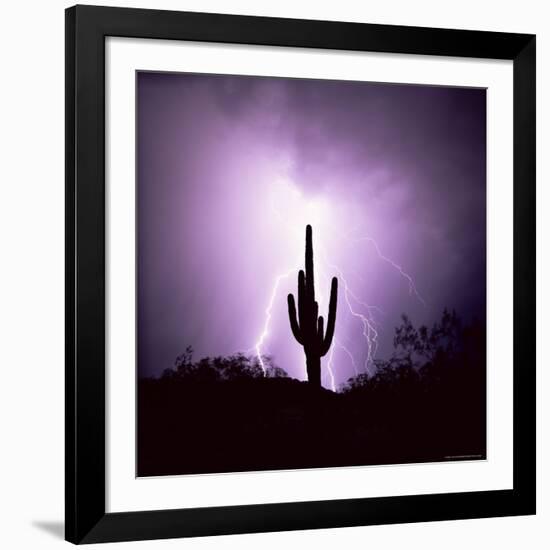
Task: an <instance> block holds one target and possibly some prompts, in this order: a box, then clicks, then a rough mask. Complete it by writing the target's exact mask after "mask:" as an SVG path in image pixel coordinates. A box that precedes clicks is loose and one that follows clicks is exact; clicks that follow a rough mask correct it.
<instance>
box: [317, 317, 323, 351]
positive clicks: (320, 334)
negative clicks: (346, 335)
mask: <svg viewBox="0 0 550 550" xmlns="http://www.w3.org/2000/svg"><path fill="white" fill-rule="evenodd" d="M324 324H325V320H324V319H323V316H322V315H321V316H320V317H319V319H317V338H318V340H319V343H321V345H322V342H323V339H324V335H323V332H324V330H325V327H324Z"/></svg>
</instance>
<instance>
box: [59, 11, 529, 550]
mask: <svg viewBox="0 0 550 550" xmlns="http://www.w3.org/2000/svg"><path fill="white" fill-rule="evenodd" d="M108 36H120V37H135V38H155V39H170V40H193V41H204V42H218V43H234V44H255V45H270V46H293V47H300V48H323V49H336V50H355V51H370V52H388V53H405V54H424V55H434V56H457V57H472V58H490V59H508V60H512V61H513V93H514V99H513V109H514V112H513V124H514V135H513V163H514V169H513V170H514V173H513V178H514V209H513V224H514V242H513V245H514V274H513V275H514V301H513V324H514V340H515V342H519V341H521V343H522V345H521V346H519V345H515V346H514V357H513V361H514V373H513V385H514V397H513V438H514V444H513V489H510V490H495V491H476V492H464V493H446V494H419V495H413V496H394V497H383V498H356V499H346V500H327V501H315V502H293V503H279V504H254V505H246V506H224V507H211V508H190V509H179V510H156V511H144V512H124V513H106V511H105V449H106V443H105V415H106V409H105V343H106V339H105V329H106V307H105V306H106V304H105V277H106V274H105V273H106V272H105V235H106V230H105V55H104V54H105V37H108ZM535 51H536V50H535V36H534V35H527V34H509V33H500V32H499V33H497V32H481V31H466V30H447V29H435V28H418V27H403V26H387V25H371V24H358V23H340V22H327V21H309V20H295V19H280V18H268V17H249V16H233V15H219V14H207V13H185V12H172V11H157V10H144V9H127V8H106V7H96V6H75V7H72V8H69V9H67V10H66V151H65V153H66V176H65V177H66V454H65V460H66V488H65V496H66V513H65V514H66V515H65V526H66V539H67V540H68V541H70V542H73V543H77V544H78V543H96V542H109V541H129V540H141V539H160V538H170V537H190V536H202V535H222V534H232V533H253V532H262V531H283V530H296V529H316V528H332V527H347V526H355V525H374V524H393V523H404V522H420V521H435V520H450V519H466V518H481V517H491V516H513V515H527V514H534V513H535V496H536V490H535Z"/></svg>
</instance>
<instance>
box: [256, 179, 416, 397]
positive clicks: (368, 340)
mask: <svg viewBox="0 0 550 550" xmlns="http://www.w3.org/2000/svg"><path fill="white" fill-rule="evenodd" d="M283 183H284V185H283V188H284V189H287V191H288V192H287V195H285V197H284V199H285V200H284V201H283V204H282V205H281V208H279V207H277V205H275V204H274V202H273V201H272V202H271V210H272V212H273V213H274V214H275V215H276V217H277V219H278V220H279V222H280V223H281V224H282V227H283V228H284V229H285V230H286V231H287V232H289V233H290V235H292V236H293V235H296V237H295V238H296V239H297V242H301V238H302V237H301V235H302V232H303V227H305V223H308V222H309V223H312V225H314V227H315V225H316V223H315V222H318V223H319V224H320V225H325V226H326V225H327V222H326V220H325V219H321V218H322V216H320V214H319V212H318V211H317V210H315V211H313V210H312V208H311V205H310V204H304V203H303V198H302V196H301V193H300V192H299V190H298V189H297V188H296V187H294V186H293V185H291V184H288V183H287V182H283ZM278 189H281V185H279V186H278ZM286 199H288V200H286ZM296 201H299V202H298V203H297V202H296ZM308 207H309V208H308ZM292 209H293V210H292ZM283 213H284V214H283ZM312 213H313V216H312ZM322 213H324V212H322ZM308 216H309V218H310V219H307V221H305V220H304V218H306V217H308ZM294 217H295V218H296V219H295V220H294V219H292V218H294ZM312 217H313V218H315V217H317V219H311V218H312ZM357 229H359V227H358V228H357ZM357 229H355V230H354V231H352V232H349V233H347V235H342V234H340V235H339V236H340V239H342V244H345V243H347V244H349V238H347V237H348V236H349V235H350V234H351V233H354V232H356V231H357ZM332 234H333V235H334V234H335V233H334V232H332ZM344 237H346V238H344ZM353 242H355V243H358V242H369V243H370V244H371V245H372V247H373V248H374V251H375V252H376V255H377V256H378V258H379V259H380V260H382V261H384V262H386V263H387V264H388V265H390V266H391V267H392V268H393V269H395V270H396V271H397V272H398V273H399V275H400V276H401V277H402V278H403V279H405V281H406V282H407V284H408V288H409V294H410V295H411V296H415V297H416V299H418V300H419V302H420V303H422V304H423V305H426V302H425V301H424V299H423V298H422V296H421V295H420V293H419V292H418V290H417V288H416V285H415V283H414V280H413V278H412V277H411V275H409V274H408V273H407V272H406V271H405V270H404V269H403V268H402V267H401V266H400V265H399V264H398V263H397V262H395V261H394V260H392V259H391V258H389V257H387V256H385V255H384V254H383V253H382V252H381V250H380V247H379V245H378V243H377V242H376V241H375V240H374V239H373V238H372V237H369V236H359V237H358V238H356V239H354V240H353ZM333 244H334V243H333ZM316 246H317V247H318V249H319V250H320V251H321V258H322V263H323V264H324V267H325V269H323V270H322V271H323V273H322V275H327V274H331V276H332V274H334V273H335V274H336V275H337V276H338V278H339V280H340V281H341V283H342V287H343V293H342V294H343V296H342V297H343V301H342V302H341V303H343V304H345V308H346V309H345V311H346V312H347V313H348V314H349V315H350V316H351V318H353V319H355V320H356V321H357V322H358V323H359V327H360V329H361V335H362V337H363V338H364V340H365V344H366V346H365V347H366V357H365V359H364V361H363V370H364V372H365V373H367V374H368V375H372V374H373V370H372V369H373V367H374V360H375V357H376V352H377V349H378V328H377V322H376V320H375V318H374V316H373V312H380V309H379V308H378V307H377V306H374V305H371V304H368V303H367V302H365V301H363V300H361V299H360V298H359V297H358V296H357V293H356V292H354V290H353V289H352V288H351V285H350V284H349V282H348V278H347V277H346V276H345V275H344V273H343V271H342V269H341V268H340V267H338V266H337V265H335V264H333V263H329V262H328V261H327V257H328V255H327V254H326V253H325V251H324V247H323V246H322V245H321V244H320V243H316ZM299 269H301V267H300V262H299V261H297V262H296V266H294V267H292V268H291V269H289V270H287V271H285V272H282V273H280V274H278V275H277V276H276V277H275V279H274V283H273V286H272V288H271V293H270V295H269V299H268V302H267V307H266V309H265V317H264V323H263V327H262V330H261V331H260V334H259V336H258V338H257V340H256V343H255V344H254V347H253V348H252V349H253V350H254V352H255V354H256V357H257V360H258V363H259V365H260V367H261V368H262V371H263V373H264V375H265V374H266V364H265V360H264V357H265V356H264V355H263V350H264V348H265V347H266V342H267V340H268V337H269V334H270V330H271V323H272V319H273V315H272V314H273V307H274V304H275V303H276V300H277V299H278V295H279V291H280V289H281V283H282V282H283V281H284V280H285V279H287V278H288V277H289V276H291V275H293V274H296V273H297V272H298V270H299ZM321 299H322V296H321ZM336 331H337V333H338V323H337V325H336ZM337 350H341V351H342V352H343V353H344V354H345V355H347V357H348V358H349V360H350V363H351V365H352V367H353V371H354V373H355V374H356V375H357V374H359V371H360V369H359V368H358V364H357V361H356V358H355V356H354V354H353V353H352V352H351V351H350V349H349V348H348V347H346V346H345V345H344V344H343V343H342V338H341V337H340V338H336V336H335V339H334V342H333V345H332V347H331V349H330V352H329V356H328V359H327V363H326V365H327V373H328V378H329V383H330V387H331V389H332V390H333V391H335V390H336V377H335V371H334V357H335V355H336V352H337ZM304 370H305V363H304Z"/></svg>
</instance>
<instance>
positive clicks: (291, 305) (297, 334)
mask: <svg viewBox="0 0 550 550" xmlns="http://www.w3.org/2000/svg"><path fill="white" fill-rule="evenodd" d="M288 318H289V319H290V328H291V330H292V334H293V335H294V338H296V340H297V342H298V343H299V344H301V345H303V344H304V341H303V339H302V333H301V331H300V327H299V326H298V319H297V318H296V304H295V302H294V296H293V295H292V294H289V295H288Z"/></svg>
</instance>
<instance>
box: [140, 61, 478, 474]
mask: <svg viewBox="0 0 550 550" xmlns="http://www.w3.org/2000/svg"><path fill="white" fill-rule="evenodd" d="M135 94H136V96H135V97H136V113H135V117H136V119H135V123H136V138H135V139H136V143H135V147H136V149H135V151H136V183H135V185H136V205H135V209H136V274H135V277H136V296H135V299H136V312H137V319H136V357H137V361H136V363H137V364H136V377H137V389H136V391H137V421H136V440H137V449H136V475H137V476H138V477H148V476H167V475H191V474H212V473H231V472H252V471H266V470H291V469H308V468H335V467H352V466H377V465H390V464H414V463H426V462H434V463H436V462H449V461H465V460H466V461H479V460H485V459H486V458H487V442H486V439H487V426H486V420H487V418H486V417H487V413H486V405H487V397H486V395H487V385H486V367H487V365H486V361H487V359H486V358H487V345H486V340H487V326H486V322H487V295H486V280H487V265H486V263H487V262H486V259H487V182H486V172H487V144H486V137H487V91H486V89H485V88H482V87H478V88H476V87H460V86H435V85H412V84H407V83H406V82H404V83H383V82H369V81H351V80H328V79H327V80H323V79H307V78H284V77H269V76H255V75H233V74H208V73H183V72H161V71H143V70H137V71H136V73H135Z"/></svg>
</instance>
